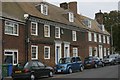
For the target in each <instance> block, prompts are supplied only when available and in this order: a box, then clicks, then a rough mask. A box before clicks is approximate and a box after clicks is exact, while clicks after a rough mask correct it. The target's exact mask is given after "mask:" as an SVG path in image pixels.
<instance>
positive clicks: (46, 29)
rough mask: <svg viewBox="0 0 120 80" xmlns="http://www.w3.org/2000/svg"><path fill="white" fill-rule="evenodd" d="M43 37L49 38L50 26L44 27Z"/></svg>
mask: <svg viewBox="0 0 120 80" xmlns="http://www.w3.org/2000/svg"><path fill="white" fill-rule="evenodd" d="M44 36H45V37H50V26H49V25H44Z"/></svg>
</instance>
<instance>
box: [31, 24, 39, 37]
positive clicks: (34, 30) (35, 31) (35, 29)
mask: <svg viewBox="0 0 120 80" xmlns="http://www.w3.org/2000/svg"><path fill="white" fill-rule="evenodd" d="M31 35H38V24H37V22H31Z"/></svg>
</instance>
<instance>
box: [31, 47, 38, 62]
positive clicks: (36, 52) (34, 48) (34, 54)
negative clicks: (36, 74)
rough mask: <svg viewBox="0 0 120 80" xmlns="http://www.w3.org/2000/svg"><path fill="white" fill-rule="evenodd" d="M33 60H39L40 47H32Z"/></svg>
mask: <svg viewBox="0 0 120 80" xmlns="http://www.w3.org/2000/svg"><path fill="white" fill-rule="evenodd" d="M31 59H32V60H34V59H38V46H36V45H31Z"/></svg>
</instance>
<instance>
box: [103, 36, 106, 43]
mask: <svg viewBox="0 0 120 80" xmlns="http://www.w3.org/2000/svg"><path fill="white" fill-rule="evenodd" d="M103 43H106V39H105V35H103Z"/></svg>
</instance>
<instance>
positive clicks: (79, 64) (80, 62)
mask: <svg viewBox="0 0 120 80" xmlns="http://www.w3.org/2000/svg"><path fill="white" fill-rule="evenodd" d="M75 65H76V69H77V70H79V69H80V66H81V65H82V61H81V59H80V58H79V57H76V64H75Z"/></svg>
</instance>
